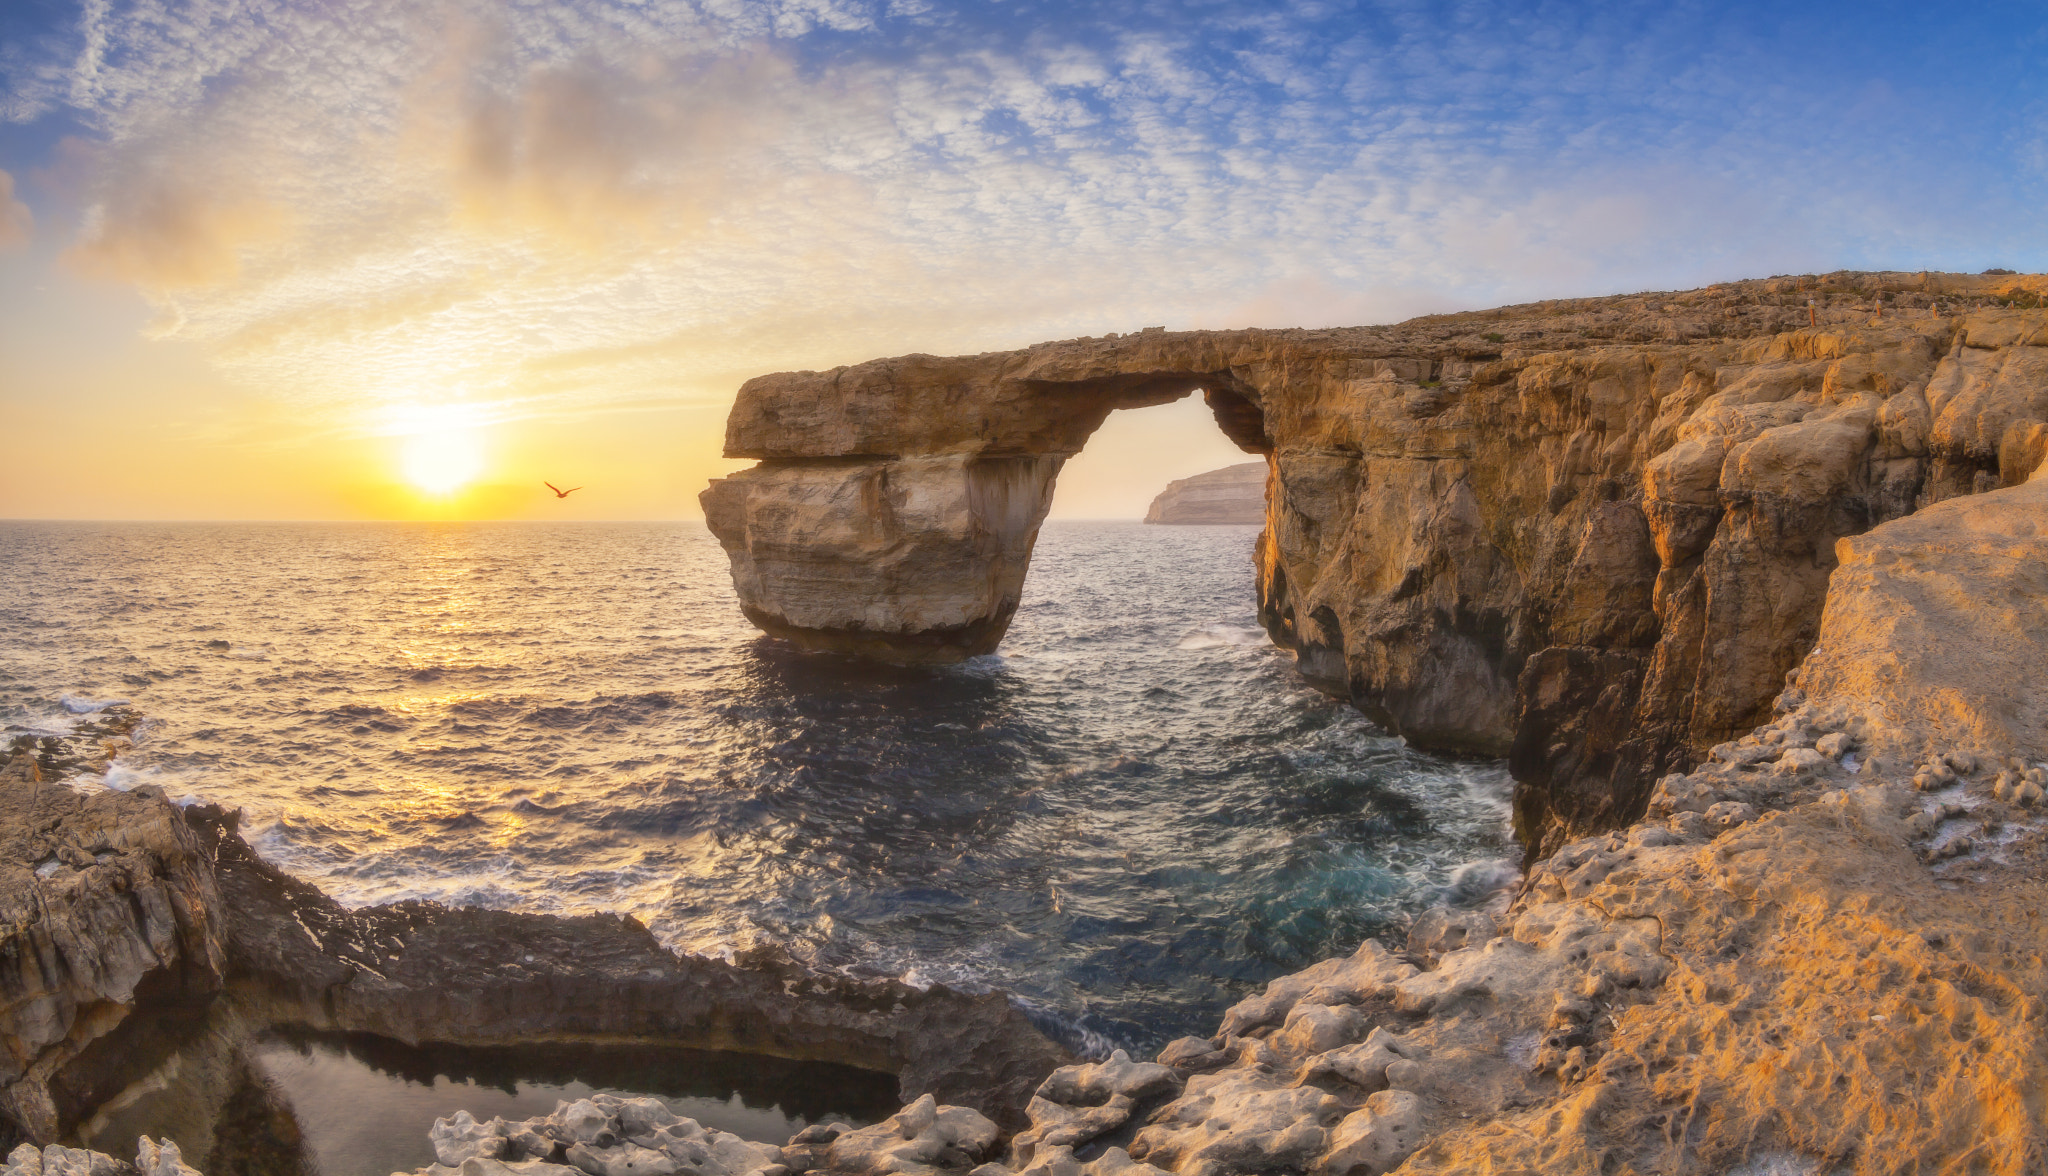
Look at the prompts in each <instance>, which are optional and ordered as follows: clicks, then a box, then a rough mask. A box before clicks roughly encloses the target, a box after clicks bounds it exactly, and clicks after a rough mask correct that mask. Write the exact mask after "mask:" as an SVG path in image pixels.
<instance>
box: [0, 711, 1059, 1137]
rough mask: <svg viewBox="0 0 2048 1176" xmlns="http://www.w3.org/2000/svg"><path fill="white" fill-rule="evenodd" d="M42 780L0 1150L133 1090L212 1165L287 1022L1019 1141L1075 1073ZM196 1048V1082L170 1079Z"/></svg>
mask: <svg viewBox="0 0 2048 1176" xmlns="http://www.w3.org/2000/svg"><path fill="white" fill-rule="evenodd" d="M41 775H42V773H41V770H40V765H39V763H38V762H37V758H36V756H35V755H34V754H33V753H32V751H31V749H27V748H24V749H21V750H19V751H18V752H17V754H16V755H15V756H14V758H13V759H12V760H11V761H10V762H9V763H8V764H7V765H6V768H5V771H4V772H0V1142H6V1136H8V1135H12V1136H14V1137H15V1138H17V1139H24V1140H27V1141H29V1142H32V1143H35V1144H38V1145H50V1144H56V1143H58V1142H60V1141H61V1140H63V1139H66V1138H71V1137H74V1136H75V1135H76V1133H77V1132H78V1131H79V1130H80V1129H81V1127H82V1126H83V1125H84V1124H85V1123H86V1121H87V1120H88V1119H90V1118H91V1117H92V1116H93V1114H94V1113H95V1111H96V1109H97V1108H100V1107H102V1106H105V1105H108V1104H110V1103H113V1102H116V1101H117V1100H119V1099H120V1097H121V1096H122V1093H123V1092H124V1091H127V1090H131V1089H135V1090H139V1089H143V1088H147V1087H150V1086H151V1084H155V1085H156V1086H159V1087H161V1086H163V1085H165V1084H176V1085H180V1086H188V1087H192V1088H193V1089H191V1090H190V1091H187V1092H186V1093H187V1094H189V1098H188V1099H187V1100H186V1101H188V1102H191V1103H194V1104H195V1105H196V1109H195V1110H194V1112H193V1114H192V1116H191V1118H192V1120H193V1122H194V1123H195V1124H196V1126H195V1127H194V1129H193V1134H192V1135H191V1136H190V1137H189V1138H187V1139H186V1140H185V1142H186V1145H187V1148H188V1150H190V1151H191V1153H192V1154H193V1155H194V1156H195V1157H199V1158H201V1159H203V1158H204V1157H205V1155H206V1149H205V1148H204V1147H201V1146H199V1145H198V1144H196V1143H195V1142H194V1140H200V1141H210V1140H211V1138H212V1136H211V1127H210V1125H209V1124H210V1121H211V1117H212V1116H213V1115H214V1114H215V1113H216V1111H217V1108H218V1106H219V1105H220V1104H221V1103H222V1102H223V1101H224V1100H225V1099H226V1098H227V1097H228V1095H229V1093H230V1092H231V1090H232V1088H234V1087H235V1086H236V1084H237V1082H238V1081H239V1078H238V1075H240V1074H244V1073H246V1072H247V1069H248V1067H247V1062H246V1054H247V1052H248V1046H249V1042H250V1041H251V1040H253V1038H254V1037H255V1036H256V1035H258V1034H261V1033H263V1032H266V1031H269V1030H273V1029H280V1028H291V1029H307V1030H314V1031H335V1032H355V1033H369V1034H375V1035H378V1036H380V1037H384V1038H390V1039H394V1040H397V1041H401V1042H405V1043H409V1044H419V1043H425V1042H433V1043H446V1044H451V1045H469V1046H490V1045H521V1046H532V1045H536V1044H541V1043H546V1042H549V1041H577V1042H592V1041H595V1042H613V1043H620V1044H633V1043H659V1044H663V1045H668V1046H686V1047H694V1048H700V1049H715V1050H728V1051H736V1052H741V1053H749V1054H758V1055H769V1056H773V1057H780V1058H790V1059H798V1060H808V1061H818V1062H833V1063H838V1064H841V1065H848V1066H854V1067H857V1068H860V1069H864V1070H869V1071H887V1072H889V1073H893V1074H895V1075H896V1076H897V1078H898V1085H899V1088H900V1090H901V1093H902V1095H903V1097H904V1098H906V1099H907V1098H912V1097H915V1096H917V1095H919V1094H923V1093H927V1092H930V1093H935V1094H937V1095H939V1096H940V1097H943V1098H947V1099H949V1100H954V1101H968V1102H971V1103H973V1104H974V1105H976V1106H980V1107H982V1108H984V1109H985V1110H987V1112H988V1113H989V1114H991V1115H992V1116H994V1117H995V1118H997V1119H998V1120H1001V1121H1003V1122H1005V1123H1007V1124H1010V1125H1012V1126H1016V1125H1021V1124H1022V1123H1023V1122H1024V1118H1023V1113H1022V1108H1023V1106H1024V1104H1025V1102H1026V1100H1027V1099H1028V1097H1029V1094H1030V1091H1031V1090H1032V1089H1033V1088H1034V1087H1035V1086H1036V1085H1037V1084H1038V1082H1039V1080H1040V1079H1041V1078H1042V1077H1043V1076H1044V1074H1045V1072H1046V1071H1047V1070H1048V1069H1050V1068H1052V1067H1055V1066H1057V1065H1059V1064H1061V1063H1062V1062H1064V1061H1066V1060H1068V1059H1069V1058H1070V1057H1071V1055H1070V1054H1068V1053H1067V1051H1065V1050H1064V1049H1062V1048H1060V1047H1059V1046H1057V1045H1055V1044H1053V1043H1052V1042H1051V1041H1049V1040H1047V1039H1046V1038H1045V1037H1044V1036H1043V1035H1042V1034H1040V1033H1039V1032H1038V1031H1037V1030H1036V1029H1035V1028H1033V1027H1032V1025H1031V1024H1030V1022H1029V1021H1028V1020H1027V1019H1026V1018H1025V1017H1024V1016H1023V1015H1022V1014H1021V1013H1019V1012H1018V1011H1017V1010H1016V1009H1014V1008H1013V1007H1012V1006H1011V1005H1010V1004H1009V1002H1008V1000H1007V999H1006V998H1005V997H1004V996H1003V995H1002V994H1000V993H985V994H969V993H963V992H957V991H954V990H951V989H948V988H946V987H944V986H933V987H932V988H929V989H925V990H920V989H916V988H912V987H910V986H908V985H904V984H901V983H897V982H894V981H886V980H859V979H853V978H849V977H846V976H841V975H835V974H824V973H818V972H814V971H811V970H809V969H807V968H805V967H803V966H802V965H800V964H798V963H796V962H795V961H792V960H790V959H788V958H786V957H781V956H779V955H773V954H762V955H757V956H753V957H749V958H742V959H739V960H736V961H734V962H732V963H725V962H721V961H717V960H707V959H701V958H696V957H689V956H679V955H677V954H675V953H674V952H671V951H669V950H668V949H666V948H664V947H663V946H662V945H661V944H660V943H658V942H657V941H656V940H655V939H654V937H653V936H652V935H651V934H649V933H648V931H647V930H646V928H644V927H642V926H641V925H640V924H639V923H638V922H636V921H634V920H632V919H630V918H619V917H613V916H602V915H598V916H586V917H577V918H556V917H549V916H538V915H521V914H511V913H507V912H501V911H487V910H475V909H465V910H452V909H449V908H446V907H442V906H439V905H436V904H431V903H402V904H398V905H394V906H385V907H375V908H370V909H366V910H349V909H347V908H344V907H342V906H340V905H339V904H337V903H335V902H334V901H332V900H331V899H329V898H327V897H326V896H325V895H323V894H321V893H320V892H319V891H318V890H316V889H315V888H313V887H312V886H309V885H307V884H305V883H303V882H300V881H298V880H296V879H293V878H291V877H289V876H286V875H284V874H282V873H280V872H278V871H277V870H275V869H274V868H272V867H270V866H269V865H267V864H265V863H264V862H263V861H262V860H261V859H259V858H258V857H257V856H256V855H255V853H254V852H253V851H252V850H251V849H250V848H249V846H248V844H247V843H246V842H245V841H243V839H242V838H241V836H240V835H239V833H238V832H237V831H236V814H234V813H229V812H225V811H223V810H220V809H217V808H212V807H209V806H204V805H198V806H192V807H189V808H185V809H182V810H181V809H179V808H178V807H176V806H174V805H172V804H171V803H170V802H169V801H167V800H166V799H165V798H164V797H163V795H162V794H161V793H160V792H158V791H156V790H155V789H152V788H138V789H136V790H135V791H134V792H132V793H121V792H101V793H98V794H95V795H82V794H80V793H79V792H77V791H74V790H73V789H71V788H68V787H65V786H62V785H59V784H55V783H49V782H45V781H43V780H42V779H41ZM196 1038H206V1040H205V1041H203V1042H201V1043H200V1044H201V1045H203V1046H204V1047H205V1048H204V1049H202V1050H201V1052H204V1053H208V1054H209V1056H212V1057H214V1058H216V1060H217V1062H218V1064H217V1065H214V1066H212V1067H211V1068H210V1069H209V1068H207V1067H199V1068H198V1069H199V1070H204V1071H205V1073H204V1074H198V1073H197V1072H196V1071H195V1068H194V1067H193V1066H192V1065H191V1064H190V1063H189V1061H187V1062H186V1063H184V1069H183V1070H181V1069H180V1068H179V1067H180V1062H179V1057H180V1056H181V1054H189V1053H190V1052H191V1048H190V1047H192V1046H193V1044H194V1041H195V1039H196ZM201 1087H204V1088H205V1089H200V1088H201ZM208 1108H214V1109H211V1110H210V1109H208ZM97 1176H104V1174H97Z"/></svg>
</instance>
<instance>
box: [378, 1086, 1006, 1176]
mask: <svg viewBox="0 0 2048 1176" xmlns="http://www.w3.org/2000/svg"><path fill="white" fill-rule="evenodd" d="M927 1097H929V1096H927ZM970 1113H972V1112H970ZM990 1130H991V1131H993V1130H994V1128H993V1127H991V1128H990ZM429 1137H430V1138H431V1139H432V1141H433V1144H434V1158H435V1159H436V1160H437V1161H439V1162H438V1163H434V1164H429V1165H428V1166H426V1167H424V1168H421V1169H419V1170H418V1176H456V1174H457V1173H463V1174H465V1176H503V1174H505V1173H527V1174H530V1176H678V1174H679V1173H682V1174H687V1176H745V1174H746V1173H750V1172H757V1173H777V1174H779V1173H785V1172H787V1171H788V1169H787V1167H786V1166H784V1164H783V1162H782V1161H783V1154H782V1149H781V1148H779V1147H774V1146H771V1145H769V1144H763V1143H753V1142H749V1141H748V1140H744V1139H741V1138H740V1137H739V1136H737V1135H734V1134H732V1133H731V1132H728V1131H719V1130H716V1129H713V1128H707V1127H704V1126H702V1125H700V1124H699V1123H698V1122H697V1121H696V1120H695V1119H685V1118H683V1117H681V1116H679V1115H677V1114H676V1113H675V1112H674V1111H671V1110H669V1108H668V1104H666V1103H664V1102H662V1101H661V1100H660V1099H656V1098H620V1097H619V1096H617V1095H612V1094H595V1095H592V1096H591V1097H589V1098H587V1099H578V1100H577V1101H575V1102H558V1103H556V1104H555V1109H554V1112H553V1113H552V1114H548V1115H542V1116H539V1117H537V1118H532V1119H525V1120H521V1121H519V1122H508V1121H506V1120H504V1119H496V1118H494V1119H490V1120H487V1121H484V1122H478V1121H477V1119H476V1118H475V1117H474V1116H472V1115H471V1114H470V1113H469V1112H468V1111H457V1112H456V1113H455V1115H454V1116H452V1117H450V1118H446V1119H440V1120H437V1121H436V1122H435V1123H434V1128H433V1130H432V1132H431V1133H430V1135H429Z"/></svg>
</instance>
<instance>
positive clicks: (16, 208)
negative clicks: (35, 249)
mask: <svg viewBox="0 0 2048 1176" xmlns="http://www.w3.org/2000/svg"><path fill="white" fill-rule="evenodd" d="M35 227H36V218H35V217H34V215H33V214H31V213H30V212H29V209H28V205H26V204H23V203H22V202H21V201H19V200H16V199H15V198H14V177H13V176H12V175H10V174H9V173H7V172H4V171H0V249H14V248H17V247H19V246H22V245H26V244H28V239H29V236H30V234H32V233H34V232H35Z"/></svg>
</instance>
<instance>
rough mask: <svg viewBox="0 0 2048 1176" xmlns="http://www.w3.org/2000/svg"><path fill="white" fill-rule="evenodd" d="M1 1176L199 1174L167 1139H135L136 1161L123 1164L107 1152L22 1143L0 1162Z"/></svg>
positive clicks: (195, 1175)
mask: <svg viewBox="0 0 2048 1176" xmlns="http://www.w3.org/2000/svg"><path fill="white" fill-rule="evenodd" d="M0 1176H199V1173H198V1171H197V1170H196V1169H194V1168H193V1167H192V1166H191V1165H190V1164H187V1163H186V1162H185V1157H184V1156H183V1155H181V1154H180V1153H179V1151H178V1145H177V1144H175V1143H173V1142H171V1141H170V1140H168V1139H165V1140H154V1139H151V1138H149V1137H148V1136H146V1135H145V1136H143V1137H142V1138H141V1139H138V1140H136V1149H135V1162H134V1163H133V1164H129V1163H124V1162H122V1161H120V1160H117V1159H115V1158H114V1157H113V1156H110V1155H107V1154H106V1153H105V1152H96V1151H89V1150H87V1149H84V1148H76V1147H64V1146H63V1145H61V1144H55V1143H53V1144H50V1145H49V1146H47V1147H42V1148H37V1147H33V1146H31V1145H29V1144H26V1143H24V1144H22V1145H21V1146H20V1147H17V1148H15V1149H14V1150H13V1151H12V1152H9V1153H8V1155H7V1162H6V1163H5V1164H0Z"/></svg>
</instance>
